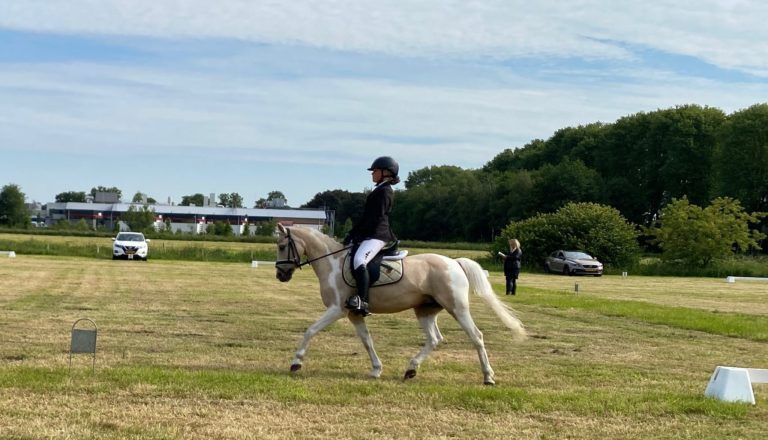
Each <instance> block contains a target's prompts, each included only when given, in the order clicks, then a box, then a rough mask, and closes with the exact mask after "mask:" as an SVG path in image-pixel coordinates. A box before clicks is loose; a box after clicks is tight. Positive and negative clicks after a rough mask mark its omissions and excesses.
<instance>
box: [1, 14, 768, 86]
mask: <svg viewBox="0 0 768 440" xmlns="http://www.w3.org/2000/svg"><path fill="white" fill-rule="evenodd" d="M766 19H768V4H766V3H765V2H761V1H744V0H742V1H721V0H653V1H645V2H615V1H612V0H582V1H568V2H563V1H540V2H529V1H522V0H484V1H473V2H468V1H464V0H398V1H388V2H382V1H379V0H346V1H339V0H336V1H331V0H292V1H285V2H281V1H249V0H219V1H217V2H210V1H208V0H173V1H172V0H166V1H155V0H96V1H94V0H67V1H54V0H50V1H45V0H4V1H3V3H2V4H0V26H3V27H8V28H13V29H23V30H32V31H42V32H64V33H84V34H108V35H133V36H136V35H142V36H153V37H164V38H234V39H242V40H247V41H255V42H263V43H269V44H296V45H306V46H312V47H320V48H328V49H334V50H342V51H360V52H377V53H385V54H389V55H402V56H419V57H421V56H427V57H430V56H431V57H445V56H448V57H498V58H509V57H517V56H557V57H583V58H614V59H621V58H626V57H629V56H631V54H630V53H629V52H628V51H627V50H626V49H625V48H623V47H622V45H624V44H629V45H641V46H644V47H648V48H651V49H656V50H661V51H665V52H669V53H673V54H681V55H688V56H692V57H696V58H699V59H701V60H703V61H705V62H707V63H711V64H714V65H718V66H721V67H725V68H733V69H742V70H745V71H752V72H754V73H760V72H764V71H766V70H768V44H766V43H765V42H766V41H768V28H767V27H766V26H764V23H765V21H766ZM617 43H620V44H617Z"/></svg>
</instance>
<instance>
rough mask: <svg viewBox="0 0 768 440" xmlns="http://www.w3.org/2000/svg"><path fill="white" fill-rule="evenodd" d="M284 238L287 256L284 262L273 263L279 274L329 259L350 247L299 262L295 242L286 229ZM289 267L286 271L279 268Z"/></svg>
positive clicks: (299, 257)
mask: <svg viewBox="0 0 768 440" xmlns="http://www.w3.org/2000/svg"><path fill="white" fill-rule="evenodd" d="M285 236H286V238H287V239H288V255H287V256H286V258H285V259H284V260H277V261H275V267H276V268H277V270H279V271H281V272H287V271H288V270H290V269H296V268H299V269H301V266H306V265H307V264H310V263H313V262H315V261H317V260H322V259H323V258H326V257H330V256H331V255H334V254H338V253H339V252H343V251H345V250H347V249H351V248H352V246H345V247H343V248H341V249H339V250H337V251H333V252H331V253H329V254H325V255H321V256H319V257H317V258H312V259H307V260H306V261H304V262H302V261H301V255H299V249H298V248H297V247H296V241H294V239H293V237H291V230H290V229H288V230H287V231H286V233H285ZM285 265H290V266H291V267H290V268H288V269H284V268H283V267H281V266H285Z"/></svg>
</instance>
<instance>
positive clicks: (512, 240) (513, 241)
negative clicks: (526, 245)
mask: <svg viewBox="0 0 768 440" xmlns="http://www.w3.org/2000/svg"><path fill="white" fill-rule="evenodd" d="M509 248H510V249H520V242H519V241H518V240H517V239H516V238H510V239H509ZM520 250H522V249H520Z"/></svg>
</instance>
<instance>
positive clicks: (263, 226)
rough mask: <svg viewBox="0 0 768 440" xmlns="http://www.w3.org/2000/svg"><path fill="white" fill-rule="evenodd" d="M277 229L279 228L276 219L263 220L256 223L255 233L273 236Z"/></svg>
mask: <svg viewBox="0 0 768 440" xmlns="http://www.w3.org/2000/svg"><path fill="white" fill-rule="evenodd" d="M275 229H277V222H276V221H274V220H270V221H263V222H259V223H257V224H256V229H255V230H254V234H255V235H261V236H264V237H271V236H273V235H275Z"/></svg>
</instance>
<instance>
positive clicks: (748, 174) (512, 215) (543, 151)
mask: <svg viewBox="0 0 768 440" xmlns="http://www.w3.org/2000/svg"><path fill="white" fill-rule="evenodd" d="M16 189H17V190H18V187H16ZM114 189H116V188H114ZM97 190H110V188H104V187H98V188H94V189H92V190H91V193H92V194H95V191H97ZM118 191H119V190H118ZM11 192H13V191H11ZM139 194H140V193H137V196H138V195H139ZM13 195H14V194H11V196H13ZM137 196H134V199H135V198H136V197H137ZM365 196H366V194H365V193H364V192H349V191H345V190H329V191H325V192H322V193H318V194H316V195H315V197H313V199H312V200H310V201H309V202H308V203H306V204H304V205H303V206H302V207H308V208H320V207H325V208H328V209H331V210H334V211H335V212H336V235H340V236H343V233H344V231H345V229H348V228H349V227H350V226H351V223H352V220H354V219H356V218H358V217H359V216H360V214H361V211H362V208H363V204H364V201H365ZM718 197H728V198H731V199H734V200H737V201H739V203H740V206H741V207H742V208H743V209H744V211H745V212H748V213H756V212H763V211H768V104H756V105H753V106H751V107H749V108H746V109H743V110H740V111H736V112H734V113H732V114H725V112H723V111H722V110H720V109H717V108H713V107H702V106H698V105H685V106H676V107H673V108H668V109H660V110H656V111H652V112H640V113H636V114H633V115H629V116H625V117H622V118H620V119H618V120H617V121H615V122H613V123H602V122H595V123H592V124H587V125H583V126H578V127H567V128H563V129H560V130H558V131H556V132H555V133H554V134H553V135H552V136H551V137H550V138H549V139H546V140H542V139H535V140H532V141H531V142H529V143H527V144H526V145H524V146H522V147H520V148H516V149H511V148H510V149H506V150H504V151H502V152H500V153H499V154H498V155H496V156H495V157H493V158H492V159H491V160H490V161H489V162H487V163H486V164H485V165H484V166H483V167H481V168H479V169H462V168H460V167H456V166H450V165H440V166H437V165H436V166H430V167H425V168H422V169H419V170H415V171H413V172H411V173H409V175H408V177H407V178H406V179H405V181H404V185H403V188H400V189H399V190H398V191H397V194H396V202H395V206H394V210H393V212H392V215H391V222H392V227H393V229H394V231H395V233H396V234H397V235H398V236H399V237H400V238H404V239H412V240H424V241H463V242H491V241H492V240H494V239H495V238H496V237H498V236H499V235H500V234H501V232H502V231H503V230H504V228H506V227H507V226H508V225H509V224H510V223H512V222H518V221H522V220H524V219H528V218H531V217H534V216H536V215H538V214H546V213H554V212H556V211H557V210H558V209H560V208H562V207H564V206H565V205H567V204H568V203H572V202H575V203H595V204H600V205H605V206H609V207H612V208H614V209H616V210H617V211H618V212H619V214H620V215H621V216H623V217H624V218H625V219H626V220H628V221H629V222H631V223H632V224H634V225H637V226H638V229H640V228H650V227H653V226H654V225H655V224H656V223H657V222H658V221H659V218H660V215H661V213H662V212H663V209H664V208H665V207H666V206H668V205H669V204H670V203H672V202H673V201H674V200H680V199H683V198H685V199H686V200H687V201H688V203H690V204H691V205H694V206H702V207H703V206H707V205H709V204H710V203H711V202H712V201H713V200H715V199H716V198H718ZM219 198H220V200H219V202H220V204H221V205H224V206H230V207H241V206H242V197H240V196H239V194H237V193H228V194H220V195H219ZM281 198H282V199H284V196H283V195H282V193H281V192H279V191H273V192H270V193H269V195H268V197H267V198H266V199H260V200H258V201H257V202H256V206H257V207H264V206H268V202H270V201H272V200H275V199H281ZM10 199H12V200H16V199H18V197H15V198H14V197H10ZM80 199H82V201H85V193H78V192H66V193H61V194H59V195H57V197H56V200H57V201H81V200H80ZM22 200H23V196H22ZM0 202H2V203H0V208H2V207H3V206H6V205H9V202H8V200H0ZM202 202H203V196H202V194H194V195H191V196H185V197H184V199H183V200H182V204H183V205H184V204H193V203H194V204H196V205H202ZM11 204H12V203H11ZM4 209H5V208H4ZM14 215H15V214H14ZM11 218H15V217H13V215H8V214H3V213H0V223H4V224H8V223H9V221H10V219H11ZM765 228H766V220H765V218H763V217H761V220H760V222H758V223H757V224H754V225H753V229H759V230H763V231H765ZM649 243H650V241H649Z"/></svg>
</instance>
